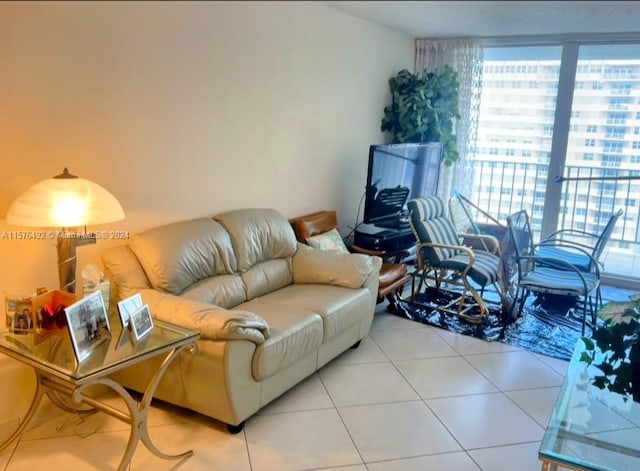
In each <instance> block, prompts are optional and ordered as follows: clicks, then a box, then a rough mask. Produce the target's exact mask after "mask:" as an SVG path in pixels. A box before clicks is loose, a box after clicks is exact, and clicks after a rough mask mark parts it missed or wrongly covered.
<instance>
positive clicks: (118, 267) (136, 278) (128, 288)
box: [102, 245, 151, 298]
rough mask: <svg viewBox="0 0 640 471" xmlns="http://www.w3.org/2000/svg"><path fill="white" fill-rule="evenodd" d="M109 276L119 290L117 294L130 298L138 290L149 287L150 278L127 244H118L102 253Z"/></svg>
mask: <svg viewBox="0 0 640 471" xmlns="http://www.w3.org/2000/svg"><path fill="white" fill-rule="evenodd" d="M102 263H103V264H104V268H105V271H106V272H107V276H108V277H109V278H110V279H111V281H112V282H113V285H114V287H115V288H117V290H118V292H117V293H115V294H116V296H119V297H120V298H128V297H129V296H131V295H133V294H135V293H137V292H138V290H141V289H144V288H149V287H150V286H151V285H150V284H149V280H148V278H147V275H146V274H145V272H144V269H143V268H142V266H141V265H140V263H139V262H138V258H137V257H136V256H135V254H134V253H133V252H132V251H131V249H130V248H129V247H127V246H126V245H117V246H115V247H111V248H109V249H108V250H105V251H104V252H103V253H102Z"/></svg>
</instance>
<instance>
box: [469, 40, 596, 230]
mask: <svg viewBox="0 0 640 471" xmlns="http://www.w3.org/2000/svg"><path fill="white" fill-rule="evenodd" d="M561 54H562V48H561V47H560V46H545V47H497V48H487V49H485V54H484V69H483V79H482V95H481V105H480V115H479V123H478V142H477V152H476V155H475V158H474V191H473V192H472V195H471V196H472V198H473V199H474V200H475V201H477V202H478V206H479V207H481V208H483V209H486V210H487V212H488V213H489V214H491V215H492V216H493V217H496V218H499V219H502V220H503V221H504V216H505V215H509V214H511V213H513V212H515V211H517V210H519V209H521V208H524V209H526V210H527V211H528V212H529V214H530V216H531V224H532V227H533V229H534V231H537V232H538V233H539V231H540V223H541V221H542V210H543V207H544V194H545V188H546V184H547V178H548V173H549V172H548V165H549V155H550V150H551V138H552V135H553V122H554V117H555V107H556V94H557V91H558V77H559V73H560V57H561ZM594 145H595V141H594ZM478 219H479V221H480V222H488V220H487V219H486V218H483V217H482V215H481V214H480V215H478Z"/></svg>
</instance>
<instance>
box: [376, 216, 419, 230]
mask: <svg viewBox="0 0 640 471" xmlns="http://www.w3.org/2000/svg"><path fill="white" fill-rule="evenodd" d="M375 226H377V227H383V228H385V229H395V230H398V231H399V230H404V229H411V226H409V221H408V220H407V219H404V218H398V219H391V220H389V221H381V222H376V223H375Z"/></svg>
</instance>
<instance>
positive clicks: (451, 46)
mask: <svg viewBox="0 0 640 471" xmlns="http://www.w3.org/2000/svg"><path fill="white" fill-rule="evenodd" d="M483 52H484V50H483V48H482V45H481V44H480V42H479V41H477V40H474V39H418V40H416V60H415V72H423V71H425V72H431V71H433V70H434V69H435V68H436V67H439V66H441V65H445V64H448V65H450V66H451V67H452V68H453V70H455V71H456V72H457V73H458V81H459V83H460V88H459V96H458V100H459V104H460V119H459V120H458V121H457V122H456V127H455V133H456V139H457V144H458V152H459V153H460V159H459V160H458V161H457V162H456V163H455V164H454V165H452V166H451V167H443V168H442V172H441V177H440V183H439V185H438V195H440V196H441V197H443V198H445V200H448V199H449V197H450V196H451V195H452V194H453V191H454V190H459V191H460V192H461V193H462V194H469V193H470V191H471V190H470V189H471V185H472V182H473V149H475V144H476V137H477V131H478V115H479V112H480V90H481V84H482V61H483ZM453 182H455V184H454V183H453Z"/></svg>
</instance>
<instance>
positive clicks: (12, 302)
mask: <svg viewBox="0 0 640 471" xmlns="http://www.w3.org/2000/svg"><path fill="white" fill-rule="evenodd" d="M35 324H36V323H35V316H34V314H33V305H32V302H31V297H29V296H11V295H7V296H6V297H5V326H6V328H7V330H8V331H9V332H12V333H14V334H16V335H27V334H32V333H33V332H34V330H35Z"/></svg>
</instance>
